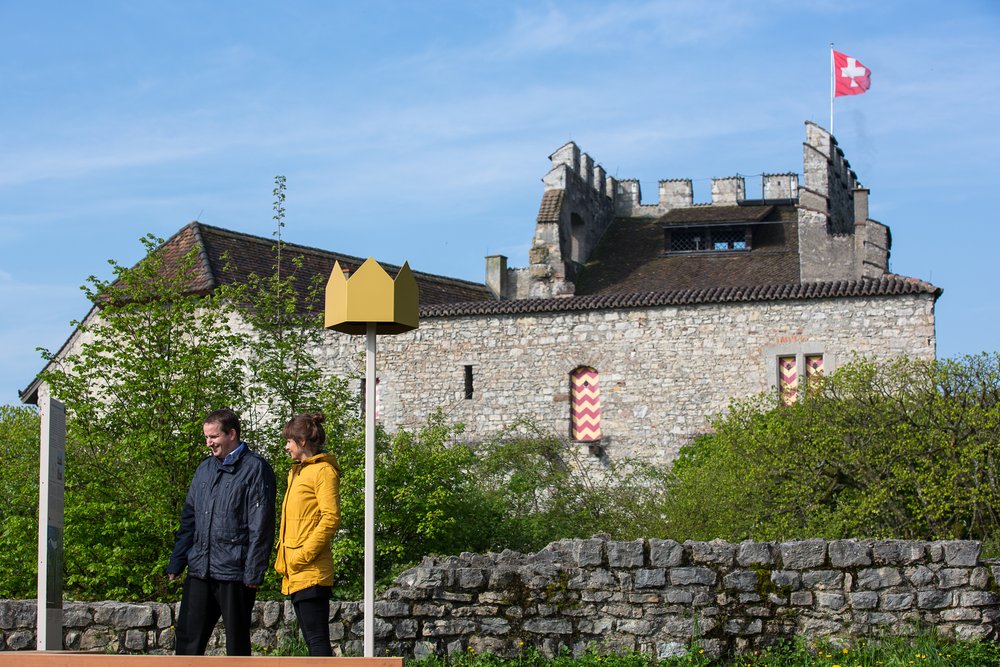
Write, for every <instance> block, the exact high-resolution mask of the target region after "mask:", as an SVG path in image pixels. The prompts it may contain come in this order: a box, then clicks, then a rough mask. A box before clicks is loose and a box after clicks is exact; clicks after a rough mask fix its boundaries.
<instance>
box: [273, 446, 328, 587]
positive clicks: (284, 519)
mask: <svg viewBox="0 0 1000 667" xmlns="http://www.w3.org/2000/svg"><path fill="white" fill-rule="evenodd" d="M339 527H340V466H339V465H338V464H337V458H336V457H335V456H334V455H333V454H327V453H320V454H316V455H315V456H310V457H309V458H307V459H305V460H304V461H302V462H301V463H299V462H296V463H293V464H292V469H291V470H289V471H288V488H287V489H286V491H285V499H284V501H282V503H281V529H280V533H279V541H278V558H277V560H276V561H275V563H274V569H275V570H277V571H278V573H279V574H281V592H282V593H283V594H285V595H291V594H292V593H294V592H295V591H300V590H302V589H304V588H309V587H310V586H332V585H333V553H332V552H331V550H330V541H331V540H332V539H333V535H334V533H336V532H337V528H339Z"/></svg>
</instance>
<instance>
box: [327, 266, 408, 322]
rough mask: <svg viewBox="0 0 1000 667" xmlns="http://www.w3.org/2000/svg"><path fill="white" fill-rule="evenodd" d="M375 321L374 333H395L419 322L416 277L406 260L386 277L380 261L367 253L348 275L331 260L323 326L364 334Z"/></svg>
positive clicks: (386, 274)
mask: <svg viewBox="0 0 1000 667" xmlns="http://www.w3.org/2000/svg"><path fill="white" fill-rule="evenodd" d="M369 324H375V333H377V334H398V333H403V332H404V331H409V330H411V329H416V328H417V327H418V326H419V324H420V315H419V305H418V292H417V281H416V279H415V278H414V277H413V272H412V271H410V264H409V262H405V263H404V264H403V268H401V269H400V270H399V273H398V274H396V278H395V280H393V279H392V278H390V277H389V274H388V273H386V272H385V269H383V268H382V267H381V266H379V263H378V262H376V261H375V260H374V259H373V258H371V257H369V258H368V259H366V260H365V262H364V264H362V265H361V266H360V267H358V270H357V271H355V272H354V273H353V274H351V277H350V278H348V277H347V276H345V275H344V270H343V269H342V268H341V267H340V262H334V264H333V271H331V272H330V279H329V280H328V281H327V283H326V308H325V310H324V323H323V326H324V327H326V328H327V329H333V330H334V331H339V332H341V333H346V334H354V335H359V334H364V333H367V331H368V325H369Z"/></svg>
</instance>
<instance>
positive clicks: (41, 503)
mask: <svg viewBox="0 0 1000 667" xmlns="http://www.w3.org/2000/svg"><path fill="white" fill-rule="evenodd" d="M39 416H40V417H41V422H42V429H41V451H40V452H39V454H40V457H39V466H38V468H39V470H38V580H37V581H38V616H37V618H38V627H37V631H36V633H35V637H36V639H35V647H36V648H37V649H38V650H39V651H61V650H62V648H63V645H62V639H63V637H62V633H63V625H62V624H63V614H62V612H63V608H62V584H63V496H64V494H65V492H66V480H65V462H66V406H64V405H63V404H62V403H60V402H59V401H57V400H56V399H54V398H51V397H49V396H44V395H43V396H42V398H41V400H40V401H39Z"/></svg>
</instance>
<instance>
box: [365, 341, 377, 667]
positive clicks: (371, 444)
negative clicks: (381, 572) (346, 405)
mask: <svg viewBox="0 0 1000 667" xmlns="http://www.w3.org/2000/svg"><path fill="white" fill-rule="evenodd" d="M375 352H376V349H375V323H374V322H369V323H368V330H367V340H366V341H365V602H364V607H365V608H364V612H365V624H364V626H365V640H364V644H365V646H364V648H365V655H364V657H366V658H374V657H375V383H376V381H377V380H376V378H375Z"/></svg>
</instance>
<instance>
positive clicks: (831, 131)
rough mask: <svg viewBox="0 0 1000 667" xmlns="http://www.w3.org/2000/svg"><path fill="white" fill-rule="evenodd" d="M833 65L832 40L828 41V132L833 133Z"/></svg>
mask: <svg viewBox="0 0 1000 667" xmlns="http://www.w3.org/2000/svg"><path fill="white" fill-rule="evenodd" d="M834 80H835V79H834V65H833V42H830V134H831V135H833V97H834V88H835V84H834Z"/></svg>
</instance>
